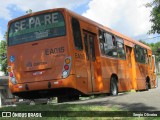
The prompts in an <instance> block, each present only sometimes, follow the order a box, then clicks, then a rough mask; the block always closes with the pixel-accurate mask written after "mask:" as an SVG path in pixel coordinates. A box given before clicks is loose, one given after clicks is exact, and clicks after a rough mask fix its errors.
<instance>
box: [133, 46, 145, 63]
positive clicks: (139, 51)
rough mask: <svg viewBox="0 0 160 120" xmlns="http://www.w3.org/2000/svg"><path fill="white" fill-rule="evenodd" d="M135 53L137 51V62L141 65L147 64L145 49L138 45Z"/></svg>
mask: <svg viewBox="0 0 160 120" xmlns="http://www.w3.org/2000/svg"><path fill="white" fill-rule="evenodd" d="M135 51H136V61H137V62H139V63H146V57H147V56H146V55H147V54H145V49H144V48H142V47H140V46H138V45H136V46H135Z"/></svg>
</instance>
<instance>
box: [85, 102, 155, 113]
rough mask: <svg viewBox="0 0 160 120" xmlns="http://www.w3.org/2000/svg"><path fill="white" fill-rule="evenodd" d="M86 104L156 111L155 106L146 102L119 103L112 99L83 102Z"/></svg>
mask: <svg viewBox="0 0 160 120" xmlns="http://www.w3.org/2000/svg"><path fill="white" fill-rule="evenodd" d="M83 104H84V105H98V106H107V107H114V108H118V109H122V110H129V111H156V110H157V109H156V108H155V107H151V106H147V105H145V104H144V103H132V104H127V103H122V102H121V103H119V102H114V101H111V100H107V101H101V102H98V101H97V102H86V103H83Z"/></svg>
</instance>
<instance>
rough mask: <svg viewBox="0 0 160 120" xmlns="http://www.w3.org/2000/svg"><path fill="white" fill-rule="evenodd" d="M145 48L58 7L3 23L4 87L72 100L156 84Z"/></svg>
mask: <svg viewBox="0 0 160 120" xmlns="http://www.w3.org/2000/svg"><path fill="white" fill-rule="evenodd" d="M154 61H155V59H154V56H152V51H151V49H150V48H149V47H148V46H146V45H144V44H142V43H140V42H138V41H135V40H132V39H131V38H128V37H126V36H124V35H122V34H120V33H118V32H116V31H114V30H112V29H109V28H107V27H104V26H102V25H100V24H98V23H96V22H94V21H91V20H89V19H87V18H85V17H83V16H80V15H78V14H76V13H73V12H71V11H69V10H67V9H63V8H59V9H52V10H46V11H40V12H37V13H31V14H27V15H25V16H22V17H19V18H16V19H14V20H11V21H10V22H9V24H8V66H9V67H8V70H9V76H10V77H9V88H10V90H11V92H12V93H13V94H14V95H17V96H19V97H21V98H26V99H35V98H44V97H58V101H59V102H62V101H65V100H76V99H78V98H79V96H80V95H92V94H101V93H110V94H111V95H117V94H118V92H123V91H130V90H133V89H134V90H148V89H149V88H154V87H155V86H156V75H155V62H154Z"/></svg>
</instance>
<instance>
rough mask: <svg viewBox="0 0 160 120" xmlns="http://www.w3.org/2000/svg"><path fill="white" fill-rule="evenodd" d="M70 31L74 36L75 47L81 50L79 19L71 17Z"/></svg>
mask: <svg viewBox="0 0 160 120" xmlns="http://www.w3.org/2000/svg"><path fill="white" fill-rule="evenodd" d="M72 31H73V37H74V44H75V47H76V49H78V50H82V49H83V45H82V38H81V29H80V24H79V21H78V20H77V19H76V18H72Z"/></svg>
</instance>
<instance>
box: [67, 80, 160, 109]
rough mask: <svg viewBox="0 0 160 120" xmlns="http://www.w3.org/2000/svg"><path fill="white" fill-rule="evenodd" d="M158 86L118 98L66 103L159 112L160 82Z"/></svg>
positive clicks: (121, 95) (111, 97) (120, 95)
mask: <svg viewBox="0 0 160 120" xmlns="http://www.w3.org/2000/svg"><path fill="white" fill-rule="evenodd" d="M158 86H159V87H157V88H155V89H150V90H149V91H141V92H129V93H120V94H119V95H118V96H104V97H99V98H94V99H88V100H81V101H75V102H68V103H69V104H84V105H85V104H86V105H98V106H107V107H112V108H113V107H115V108H120V109H122V110H129V111H160V80H159V85H158Z"/></svg>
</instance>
